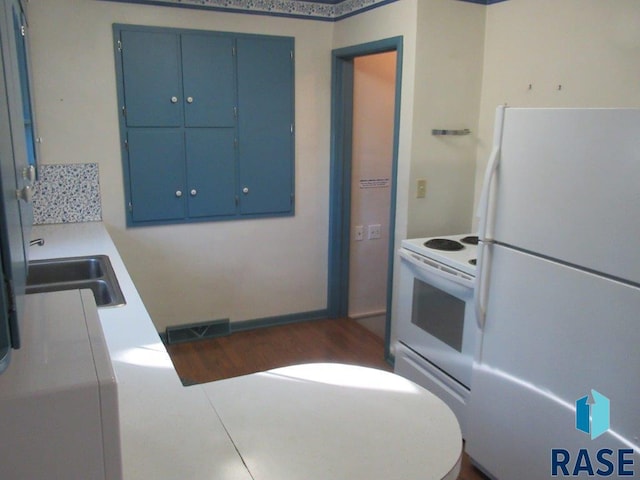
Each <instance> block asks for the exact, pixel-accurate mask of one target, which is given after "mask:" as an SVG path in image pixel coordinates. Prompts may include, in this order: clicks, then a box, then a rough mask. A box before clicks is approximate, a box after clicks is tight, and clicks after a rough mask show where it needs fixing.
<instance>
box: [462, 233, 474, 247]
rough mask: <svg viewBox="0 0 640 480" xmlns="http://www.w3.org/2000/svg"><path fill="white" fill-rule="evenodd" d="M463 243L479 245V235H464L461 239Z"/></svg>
mask: <svg viewBox="0 0 640 480" xmlns="http://www.w3.org/2000/svg"><path fill="white" fill-rule="evenodd" d="M460 241H461V242H462V243H466V244H467V245H477V244H478V236H477V235H470V236H468V237H464V238H462V239H461V240H460Z"/></svg>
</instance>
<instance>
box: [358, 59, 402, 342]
mask: <svg viewBox="0 0 640 480" xmlns="http://www.w3.org/2000/svg"><path fill="white" fill-rule="evenodd" d="M395 80H396V52H385V53H378V54H375V55H366V56H363V57H358V58H356V59H355V61H354V72H353V148H352V152H351V153H352V162H351V163H352V169H351V241H350V247H349V265H350V266H349V317H351V318H356V317H357V318H362V317H363V316H373V315H380V314H384V313H385V312H386V309H387V271H388V268H387V267H388V253H389V214H390V205H391V187H390V185H391V182H390V179H391V173H392V172H391V167H392V159H393V133H394V118H395V93H396V90H395V85H396V82H395ZM369 179H389V181H388V182H386V183H385V182H380V184H378V185H377V186H376V187H370V186H368V187H367V188H362V185H361V181H363V180H364V181H366V180H369ZM357 225H360V226H361V227H363V229H364V235H363V239H362V240H356V239H355V231H354V227H355V226H357ZM369 225H381V236H380V238H377V239H369V235H368V226H369ZM382 321H383V322H384V317H382ZM381 330H382V332H384V326H383V327H382V329H381Z"/></svg>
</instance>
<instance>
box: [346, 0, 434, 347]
mask: <svg viewBox="0 0 640 480" xmlns="http://www.w3.org/2000/svg"><path fill="white" fill-rule="evenodd" d="M422 1H424V0H420V2H422ZM417 9H418V0H399V1H397V2H394V3H390V4H389V5H387V6H384V7H381V8H376V9H373V10H369V11H367V12H364V13H361V14H359V15H356V16H353V17H349V18H347V19H345V20H342V21H340V22H337V23H336V25H335V28H334V36H333V48H342V47H349V46H353V45H361V44H363V43H367V42H373V41H376V40H380V39H384V38H390V37H396V36H402V37H403V55H402V82H401V89H402V96H401V100H400V135H399V142H398V172H397V182H398V190H397V194H396V199H395V201H396V225H395V233H394V234H393V240H394V244H395V245H400V242H401V241H402V240H403V239H405V238H407V205H408V189H407V186H408V185H409V183H410V182H409V175H410V168H411V140H412V131H413V96H414V80H415V61H416V28H417V24H416V14H417ZM398 266H399V263H398V262H395V264H394V269H393V270H394V271H393V278H394V279H395V278H398V277H397V276H398ZM396 287H397V282H395V281H394V293H393V305H392V314H391V315H392V319H393V318H394V313H393V312H395V311H396V310H397V306H396V299H397V298H398V295H397V291H396ZM394 339H395V328H394V326H393V325H392V331H391V345H392V346H393V343H394Z"/></svg>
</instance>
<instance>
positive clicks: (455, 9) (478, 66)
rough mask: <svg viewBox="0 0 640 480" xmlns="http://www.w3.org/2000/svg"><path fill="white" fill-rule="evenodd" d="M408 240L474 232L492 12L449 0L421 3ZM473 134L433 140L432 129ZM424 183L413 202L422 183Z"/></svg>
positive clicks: (426, 0) (424, 0) (474, 5)
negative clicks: (481, 112) (484, 74)
mask: <svg viewBox="0 0 640 480" xmlns="http://www.w3.org/2000/svg"><path fill="white" fill-rule="evenodd" d="M418 5H419V7H418V30H417V38H416V43H417V57H416V72H415V87H414V89H415V96H414V106H413V112H414V116H413V141H412V145H411V148H412V153H411V180H410V183H409V186H408V187H409V200H408V229H407V234H408V237H410V238H411V237H427V236H435V235H450V234H456V233H465V232H469V231H470V229H471V222H470V218H471V211H472V207H473V188H474V182H475V168H476V165H475V159H476V148H477V130H478V128H477V125H478V123H477V122H478V112H479V106H480V85H481V81H482V59H483V52H484V48H483V47H484V20H485V13H486V10H487V9H488V8H492V7H486V6H482V5H478V4H474V3H467V2H459V1H451V0H420V1H419V2H418ZM465 128H468V129H470V130H471V132H472V133H471V135H466V136H433V135H431V130H432V129H465ZM419 178H424V179H426V181H427V190H426V196H425V198H416V193H417V179H419Z"/></svg>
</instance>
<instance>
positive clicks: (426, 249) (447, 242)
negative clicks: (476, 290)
mask: <svg viewBox="0 0 640 480" xmlns="http://www.w3.org/2000/svg"><path fill="white" fill-rule="evenodd" d="M477 239H478V237H477V236H476V235H475V234H470V233H465V234H460V235H446V236H439V237H428V238H410V239H407V240H403V241H402V247H404V248H406V249H407V250H411V251H412V252H414V253H417V254H419V255H423V256H425V257H427V258H430V259H432V260H435V261H437V262H440V263H442V264H444V265H447V266H449V267H453V268H456V269H458V270H462V271H463V272H465V273H468V274H469V275H473V276H474V277H475V275H476V265H475V260H476V258H477V250H478V248H477V243H478V242H477ZM425 244H426V245H425ZM434 247H435V248H434ZM448 247H449V248H455V250H441V249H440V248H448ZM461 247H462V248H461Z"/></svg>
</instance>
